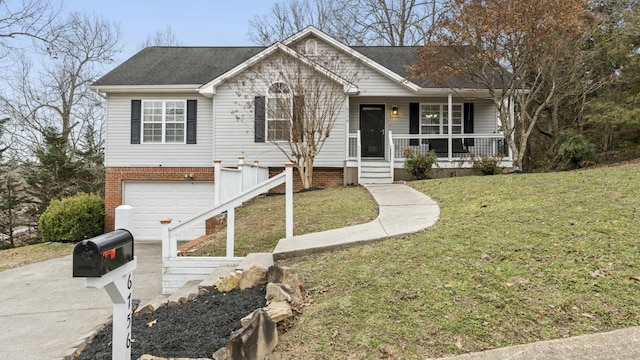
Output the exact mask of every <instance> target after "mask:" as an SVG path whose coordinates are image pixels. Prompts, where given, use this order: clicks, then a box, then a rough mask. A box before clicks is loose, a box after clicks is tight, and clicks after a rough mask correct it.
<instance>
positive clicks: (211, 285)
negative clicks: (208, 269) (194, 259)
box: [198, 266, 235, 292]
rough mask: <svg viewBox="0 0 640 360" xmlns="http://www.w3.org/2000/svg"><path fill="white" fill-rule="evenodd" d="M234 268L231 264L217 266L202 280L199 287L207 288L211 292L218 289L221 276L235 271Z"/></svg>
mask: <svg viewBox="0 0 640 360" xmlns="http://www.w3.org/2000/svg"><path fill="white" fill-rule="evenodd" d="M234 270H235V269H234V268H233V267H229V266H225V267H219V268H216V269H215V270H213V272H212V273H211V275H209V276H207V277H206V278H205V279H204V280H202V281H201V282H200V285H198V287H199V288H200V289H206V290H208V291H209V292H211V291H213V290H214V289H216V283H217V282H218V280H220V278H223V277H225V276H227V275H228V274H229V273H230V272H235V271H234Z"/></svg>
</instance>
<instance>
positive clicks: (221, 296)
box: [77, 288, 266, 360]
mask: <svg viewBox="0 0 640 360" xmlns="http://www.w3.org/2000/svg"><path fill="white" fill-rule="evenodd" d="M264 296H265V289H264V288H251V289H247V290H234V291H231V292H228V293H218V292H216V291H214V292H211V293H209V294H206V295H201V296H198V297H197V298H196V299H195V300H192V301H189V302H187V303H186V304H184V305H182V306H174V307H167V306H163V307H161V308H160V309H158V310H156V311H155V312H153V313H148V314H144V315H139V316H136V317H134V320H133V329H132V334H131V337H132V339H133V340H134V341H132V347H131V358H132V359H137V358H139V357H140V356H142V355H143V354H151V355H154V356H159V357H166V358H168V357H187V358H203V357H204V358H211V356H212V354H213V353H214V352H215V351H217V350H218V349H220V348H221V347H224V346H226V344H227V340H229V335H231V332H233V331H234V330H237V329H239V328H240V327H241V325H240V319H242V318H243V317H245V316H246V315H249V314H250V313H252V312H253V311H254V310H256V309H258V308H261V307H264V306H266V301H265V298H264ZM150 323H153V325H152V326H147V324H150ZM111 334H112V328H111V325H107V326H106V327H105V328H104V329H102V330H101V331H100V332H99V333H98V334H96V336H95V337H94V338H93V341H92V342H91V344H89V345H88V346H87V347H86V348H85V349H84V350H83V352H82V354H81V355H80V356H79V357H78V358H77V359H84V360H101V359H104V360H110V359H111Z"/></svg>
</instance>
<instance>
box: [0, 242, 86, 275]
mask: <svg viewBox="0 0 640 360" xmlns="http://www.w3.org/2000/svg"><path fill="white" fill-rule="evenodd" d="M73 246H74V244H66V243H46V244H37V245H27V246H21V247H17V248H14V249H6V250H0V271H4V270H8V269H13V268H16V267H20V266H24V265H29V264H33V263H36V262H40V261H45V260H49V259H53V258H57V257H62V256H65V255H71V253H72V252H73Z"/></svg>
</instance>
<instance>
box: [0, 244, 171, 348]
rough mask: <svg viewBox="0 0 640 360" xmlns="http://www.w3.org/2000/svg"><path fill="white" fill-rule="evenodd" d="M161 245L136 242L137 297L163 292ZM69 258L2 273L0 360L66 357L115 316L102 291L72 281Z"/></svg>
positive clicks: (81, 281)
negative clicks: (112, 315)
mask: <svg viewBox="0 0 640 360" xmlns="http://www.w3.org/2000/svg"><path fill="white" fill-rule="evenodd" d="M161 249H162V246H161V244H160V243H159V242H154V243H137V244H136V246H135V249H134V253H135V256H137V258H138V268H137V269H136V270H135V272H134V273H133V275H134V276H133V297H134V298H139V299H140V300H141V301H142V302H143V303H145V302H147V301H149V300H151V299H152V298H154V297H156V296H157V295H159V294H161V293H162V255H161ZM71 272H72V258H71V255H69V256H65V257H62V258H58V259H52V260H47V261H44V262H40V263H36V264H31V265H27V266H23V267H20V268H16V269H11V270H5V271H2V272H0V289H2V290H0V324H1V325H0V359H2V360H31V359H42V360H51V359H65V358H70V355H71V354H72V353H73V352H74V350H75V349H76V348H77V347H78V345H80V344H82V343H83V342H84V339H85V338H86V337H87V336H89V335H90V334H91V333H93V331H94V330H95V329H96V328H99V327H101V326H102V325H103V324H105V323H106V322H107V321H108V320H109V319H110V317H111V314H112V311H113V305H112V304H111V300H110V299H109V295H107V292H106V291H105V290H104V289H87V288H85V287H84V282H85V280H84V279H82V278H73V277H72V276H71V275H72V274H71Z"/></svg>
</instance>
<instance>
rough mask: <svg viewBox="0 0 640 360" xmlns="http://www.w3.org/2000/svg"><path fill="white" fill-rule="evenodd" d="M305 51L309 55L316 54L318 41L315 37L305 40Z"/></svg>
mask: <svg viewBox="0 0 640 360" xmlns="http://www.w3.org/2000/svg"><path fill="white" fill-rule="evenodd" d="M305 53H306V54H307V55H309V56H315V55H318V42H317V41H316V39H309V40H307V41H306V42H305Z"/></svg>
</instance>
